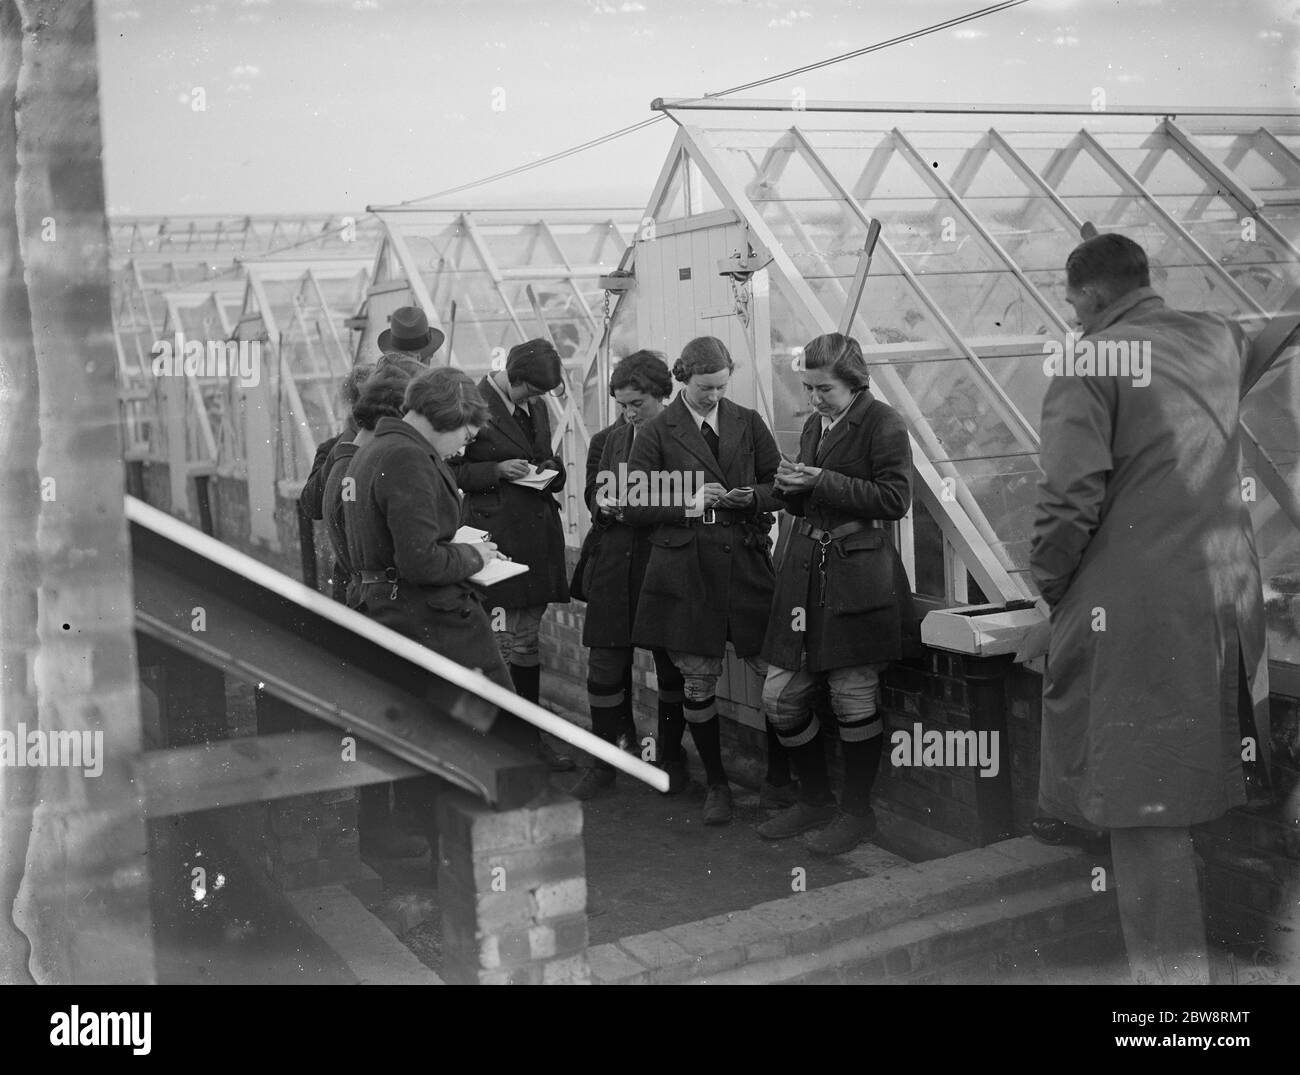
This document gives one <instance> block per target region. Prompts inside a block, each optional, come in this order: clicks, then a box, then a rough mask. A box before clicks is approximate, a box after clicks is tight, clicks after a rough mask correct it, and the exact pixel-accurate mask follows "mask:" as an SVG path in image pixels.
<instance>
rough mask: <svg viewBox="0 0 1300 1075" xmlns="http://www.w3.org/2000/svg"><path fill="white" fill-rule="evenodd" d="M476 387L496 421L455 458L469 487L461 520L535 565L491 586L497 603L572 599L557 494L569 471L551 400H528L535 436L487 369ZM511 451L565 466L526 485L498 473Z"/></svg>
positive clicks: (456, 469) (515, 557)
mask: <svg viewBox="0 0 1300 1075" xmlns="http://www.w3.org/2000/svg"><path fill="white" fill-rule="evenodd" d="M478 389H479V393H480V394H481V395H482V396H483V398H484V400H486V401H487V404H488V407H489V408H491V411H492V421H491V423H490V424H489V425H486V426H484V427H483V428H482V429H481V430H480V431H479V434H478V437H477V438H476V439H475V440H474V443H473V444H471V445H469V446H468V447H467V448H466V449H465V453H464V455H462V456H461V457H459V458H457V459H453V460H451V461H450V466H451V469H452V472H453V473H454V474H455V475H456V481H457V482H458V483H459V484H460V487H461V488H462V489H463V490H465V509H464V517H463V521H464V523H465V525H467V526H473V527H476V528H478V529H479V530H486V531H487V532H488V533H489V534H491V535H492V540H493V541H494V542H496V545H497V548H498V549H499V550H500V551H501V554H502V555H503V556H508V557H510V559H512V560H515V561H517V562H518V563H521V564H527V565H528V567H529V570H528V572H526V573H525V574H523V575H518V576H516V577H515V578H512V579H507V580H506V581H505V582H499V583H497V584H496V585H495V586H493V587H492V588H491V600H492V604H493V606H494V607H495V606H499V607H501V608H507V609H514V608H530V607H532V606H535V605H546V604H550V603H551V602H555V601H562V602H567V601H568V600H569V580H568V579H567V578H566V577H565V565H564V528H563V527H562V526H561V525H560V504H559V501H558V500H557V499H556V498H555V495H554V494H555V493H558V492H559V491H560V490H561V489H563V488H564V482H565V478H566V476H567V475H566V472H565V468H564V465H563V463H562V462H560V461H559V460H558V457H557V456H556V453H555V452H553V451H552V450H551V421H550V417H549V416H548V414H547V412H546V406H545V405H544V404H543V402H542V401H541V400H536V399H535V400H533V401H532V403H531V404H530V410H531V411H532V417H533V432H534V436H533V439H532V441H531V442H530V441H529V440H528V439H527V438H526V437H525V436H524V431H523V429H522V428H521V427H520V425H519V422H518V421H517V420H516V419H515V417H514V415H512V414H511V413H510V412H509V411H507V410H506V405H505V403H504V402H503V401H502V399H501V396H500V395H499V394H498V393H497V390H496V389H495V388H493V387H492V386H491V385H490V384H488V381H487V378H486V377H485V378H483V380H482V381H480V382H479V385H478ZM507 459H524V460H527V461H528V462H529V463H533V464H539V463H543V462H546V461H547V460H552V461H555V462H557V463H558V466H559V471H560V473H559V474H558V475H556V477H555V479H554V480H553V481H552V482H551V484H550V485H549V486H547V488H546V489H544V490H542V491H540V492H539V491H537V490H535V489H526V488H524V487H523V486H522V485H514V484H513V483H511V482H508V481H503V480H502V479H501V478H499V477H498V476H497V464H498V463H501V462H504V461H505V460H507Z"/></svg>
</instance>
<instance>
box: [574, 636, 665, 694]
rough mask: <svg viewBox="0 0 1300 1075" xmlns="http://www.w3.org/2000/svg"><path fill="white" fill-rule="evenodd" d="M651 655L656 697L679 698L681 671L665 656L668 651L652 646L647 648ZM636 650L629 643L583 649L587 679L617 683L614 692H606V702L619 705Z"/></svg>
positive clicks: (589, 680) (596, 681) (592, 681)
mask: <svg viewBox="0 0 1300 1075" xmlns="http://www.w3.org/2000/svg"><path fill="white" fill-rule="evenodd" d="M650 652H651V654H652V655H653V656H654V659H655V678H656V679H657V680H658V681H659V690H658V695H659V701H661V702H680V701H681V700H682V675H681V673H680V672H678V671H677V669H676V667H675V666H674V665H673V662H672V661H671V660H670V659H669V656H668V651H667V650H662V649H653V650H651V651H650ZM635 653H636V649H635V647H633V646H592V647H591V648H590V649H589V650H588V651H587V681H588V683H602V684H609V685H610V687H612V686H613V685H614V684H615V683H617V684H619V690H618V693H617V695H615V694H612V693H611V694H609V695H607V696H606V697H608V698H609V699H610V700H609V701H607V702H606V703H605V704H606V705H611V706H613V705H620V704H622V701H623V688H622V684H623V677H624V676H625V675H627V673H628V672H629V671H630V670H631V668H632V660H633V657H634V655H635Z"/></svg>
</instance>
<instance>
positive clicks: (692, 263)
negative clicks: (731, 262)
mask: <svg viewBox="0 0 1300 1075" xmlns="http://www.w3.org/2000/svg"><path fill="white" fill-rule="evenodd" d="M747 242H752V239H750V238H749V235H748V232H747V229H746V228H745V227H744V226H743V225H742V224H741V223H740V218H739V217H738V216H737V215H736V214H735V213H733V212H732V211H731V210H729V209H723V210H719V211H718V212H716V213H704V214H701V215H699V216H692V217H686V218H685V219H683V220H670V221H666V222H663V223H659V224H657V225H656V230H655V235H654V238H653V239H642V240H640V241H638V242H637V244H636V278H637V288H636V292H635V294H636V296H637V327H638V329H639V336H640V338H639V339H638V340H637V346H639V347H648V348H651V349H652V350H655V351H662V352H663V353H664V354H665V355H666V356H667V357H668V364H669V365H670V366H671V365H672V364H673V362H674V361H675V360H676V359H677V357H678V356H679V355H680V354H681V353H682V348H683V347H684V346H685V345H686V344H687V343H688V342H689V341H690V340H693V339H694V338H695V337H696V336H716V337H718V339H720V340H722V342H723V343H725V344H726V345H727V350H728V351H730V352H731V357H732V358H733V359H734V360H735V362H736V371H735V373H734V374H732V379H731V388H730V389H729V390H728V392H727V396H728V398H729V399H732V400H734V401H735V402H737V403H740V404H742V405H743V406H746V407H753V408H755V409H757V410H758V411H759V413H761V414H763V416H764V418H765V419H766V420H767V421H768V423H769V424H770V423H771V416H770V414H768V413H767V408H766V407H765V406H764V404H763V401H762V400H761V399H760V398H759V392H758V389H757V385H756V383H755V371H756V370H759V371H766V372H767V374H768V379H769V380H770V369H771V359H770V353H769V352H770V340H769V338H768V337H769V334H768V327H767V326H768V313H767V273H766V272H759V273H756V274H755V275H754V278H753V280H752V281H751V284H750V286H749V287H748V288H747V289H745V290H746V292H747V294H746V296H745V297H746V300H747V306H748V309H747V311H746V312H747V314H748V317H749V320H750V326H749V329H748V330H746V327H745V324H744V322H743V320H742V318H741V317H740V316H738V315H737V313H736V305H737V304H736V292H735V290H734V285H733V283H732V280H731V278H730V277H727V276H722V275H720V274H719V272H718V262H719V261H721V260H723V259H724V258H729V257H731V256H732V255H734V254H736V253H738V252H741V249H742V247H743V246H745V245H746V243H747ZM764 387H769V386H768V385H767V384H766V383H765V384H764ZM766 398H767V399H771V398H772V397H771V392H770V391H769V392H767V393H766Z"/></svg>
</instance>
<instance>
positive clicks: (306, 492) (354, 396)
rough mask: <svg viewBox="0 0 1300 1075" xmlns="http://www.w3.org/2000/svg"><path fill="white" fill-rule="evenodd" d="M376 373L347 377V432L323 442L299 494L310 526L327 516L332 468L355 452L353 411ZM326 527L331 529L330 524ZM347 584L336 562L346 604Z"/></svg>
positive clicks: (338, 592) (336, 585)
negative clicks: (348, 445)
mask: <svg viewBox="0 0 1300 1075" xmlns="http://www.w3.org/2000/svg"><path fill="white" fill-rule="evenodd" d="M374 372H375V367H374V366H371V365H365V364H363V365H360V366H353V367H352V369H351V370H350V371H349V372H348V375H347V376H346V377H345V378H343V383H342V385H340V388H339V393H340V395H341V396H342V398H343V403H344V405H345V406H346V407H347V412H348V413H347V418H346V419H345V420H344V424H343V432H342V433H340V434H339V435H338V436H337V437H330V438H328V439H327V440H323V441H321V442H320V444H318V445H317V446H316V457H315V459H313V460H312V464H311V473H310V474H309V475H308V476H307V480H306V481H305V482H303V486H302V492H301V493H299V494H298V514H299V515H300V517H301V518H300V523H301V522H302V521H303V520H306V523H307V525H310V523H311V520H313V519H323V518H324V517H325V515H324V494H325V482H326V481H327V480H328V479H329V473H330V469H331V468H332V467H333V466H334V463H335V462H336V460H337V459H338V458H339V456H340V455H341V454H343V453H344V452H348V453H350V452H351V449H345V448H344V445H347V444H351V443H352V439H353V437H354V436H355V435H356V432H357V423H356V420H355V419H354V418H353V417H352V409H353V408H354V407H355V406H356V403H357V400H358V399H359V398H360V396H361V389H362V388H363V387H364V386H365V383H366V378H368V377H369V376H370V375H371V374H372V373H374ZM326 528H327V529H328V524H327V526H326ZM347 584H348V575H347V569H346V568H345V567H344V566H343V565H342V564H340V563H339V561H338V560H337V559H335V561H334V564H333V567H332V568H331V570H330V596H331V597H333V598H334V600H335V601H346V600H347Z"/></svg>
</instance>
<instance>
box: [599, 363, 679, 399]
mask: <svg viewBox="0 0 1300 1075" xmlns="http://www.w3.org/2000/svg"><path fill="white" fill-rule="evenodd" d="M625 388H632V389H635V390H636V391H638V392H644V393H645V394H646V395H648V396H654V398H655V399H666V398H667V397H668V396H670V395H672V391H673V379H672V376H671V375H670V374H669V373H668V363H667V362H665V361H664V356H663V355H662V354H660V353H659V352H658V351H633V352H632V353H631V354H630V355H628V356H627V357H626V358H623V359H620V360H619V363H618V365H616V366H615V367H614V372H613V373H611V374H610V376H609V394H610V395H611V396H612V395H613V394H614V393H615V392H619V391H622V390H623V389H625Z"/></svg>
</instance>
